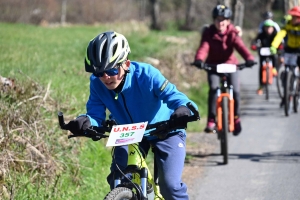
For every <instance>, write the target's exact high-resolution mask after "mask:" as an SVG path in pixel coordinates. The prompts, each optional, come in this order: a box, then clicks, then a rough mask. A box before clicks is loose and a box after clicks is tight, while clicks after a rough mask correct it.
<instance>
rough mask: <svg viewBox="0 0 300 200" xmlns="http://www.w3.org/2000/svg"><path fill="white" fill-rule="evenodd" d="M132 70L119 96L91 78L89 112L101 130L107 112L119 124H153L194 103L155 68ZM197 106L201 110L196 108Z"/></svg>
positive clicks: (142, 65) (134, 65)
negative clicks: (180, 107)
mask: <svg viewBox="0 0 300 200" xmlns="http://www.w3.org/2000/svg"><path fill="white" fill-rule="evenodd" d="M129 70H130V72H129V73H128V74H127V76H126V79H125V83H124V86H123V89H122V90H121V92H120V93H119V94H116V92H114V91H113V90H109V89H107V88H106V87H105V85H104V84H103V83H102V82H101V81H100V79H99V78H97V77H95V76H94V75H91V77H90V96H89V99H88V102H87V104H86V108H87V116H88V117H89V118H90V121H91V124H92V125H93V126H101V123H102V121H103V120H105V119H106V109H108V110H109V111H110V113H111V114H112V115H113V117H114V119H115V120H116V121H117V123H118V124H131V123H139V122H145V121H148V124H152V123H155V122H158V121H163V120H168V119H169V118H170V116H171V114H172V113H173V111H174V110H175V109H177V108H178V107H179V106H182V105H184V106H185V105H186V104H187V103H188V102H192V101H191V100H190V99H189V98H188V97H187V96H186V95H185V94H183V93H182V92H180V91H178V90H177V88H176V86H175V85H174V84H172V83H170V82H169V81H168V80H167V79H166V78H165V77H164V76H163V75H162V74H161V72H160V71H159V70H158V69H156V68H155V67H153V66H152V65H150V64H146V63H140V62H131V64H130V67H129ZM192 103H193V102H192ZM193 105H194V106H195V108H196V109H197V106H196V104H195V103H193ZM145 135H146V134H145Z"/></svg>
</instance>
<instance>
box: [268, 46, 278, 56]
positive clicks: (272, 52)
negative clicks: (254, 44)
mask: <svg viewBox="0 0 300 200" xmlns="http://www.w3.org/2000/svg"><path fill="white" fill-rule="evenodd" d="M270 51H271V54H273V55H274V54H276V53H277V49H276V48H275V47H272V46H271V47H270Z"/></svg>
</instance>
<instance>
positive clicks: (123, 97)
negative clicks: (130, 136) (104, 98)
mask: <svg viewBox="0 0 300 200" xmlns="http://www.w3.org/2000/svg"><path fill="white" fill-rule="evenodd" d="M120 94H121V96H122V99H123V102H124V106H125V109H126V111H127V113H128V115H129V117H130V120H131V123H133V120H132V117H131V115H130V113H129V111H128V108H127V105H126V101H125V97H124V95H123V93H120Z"/></svg>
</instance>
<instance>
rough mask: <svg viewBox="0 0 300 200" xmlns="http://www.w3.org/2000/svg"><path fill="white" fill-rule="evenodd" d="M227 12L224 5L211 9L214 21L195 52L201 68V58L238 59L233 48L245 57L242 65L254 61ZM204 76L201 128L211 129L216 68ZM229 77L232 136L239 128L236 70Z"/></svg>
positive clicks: (216, 61) (217, 80)
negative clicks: (206, 91) (205, 92)
mask: <svg viewBox="0 0 300 200" xmlns="http://www.w3.org/2000/svg"><path fill="white" fill-rule="evenodd" d="M231 16H232V12H231V10H230V9H229V8H228V7H227V6H224V5H218V6H216V7H215V8H214V9H213V11H212V17H213V20H214V22H213V24H211V25H210V26H209V27H207V28H206V29H205V30H204V31H203V35H202V39H201V42H200V46H199V48H198V50H197V52H196V55H195V61H194V64H195V65H196V66H197V67H199V68H203V63H204V61H205V62H206V63H207V64H221V63H230V64H238V62H239V61H238V59H237V58H236V56H235V55H234V50H237V52H238V53H239V54H240V55H241V56H242V57H243V59H244V60H245V61H246V66H249V67H250V66H253V65H254V64H255V62H254V57H253V55H251V53H250V51H249V50H248V49H247V48H246V46H245V44H244V42H243V41H242V39H241V37H240V36H239V35H238V33H239V32H238V30H237V29H236V28H235V27H234V25H232V24H231V22H230V18H231ZM207 79H208V83H209V88H210V89H209V98H208V121H207V126H206V128H205V132H212V131H213V130H214V129H215V126H216V124H215V117H216V99H217V95H216V91H217V88H218V87H219V84H220V77H219V75H218V74H217V73H216V72H212V71H208V72H207ZM230 79H231V83H232V85H233V89H234V92H233V96H234V102H235V105H234V114H235V121H234V122H235V128H234V132H233V134H234V135H235V136H236V135H238V134H239V133H240V132H241V130H242V128H241V123H240V113H239V103H240V92H239V91H240V88H239V76H238V71H237V72H235V73H231V74H230Z"/></svg>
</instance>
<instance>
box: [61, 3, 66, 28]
mask: <svg viewBox="0 0 300 200" xmlns="http://www.w3.org/2000/svg"><path fill="white" fill-rule="evenodd" d="M66 16H67V0H62V5H61V19H60V23H61V24H62V25H64V24H65V23H66Z"/></svg>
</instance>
